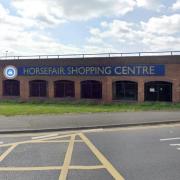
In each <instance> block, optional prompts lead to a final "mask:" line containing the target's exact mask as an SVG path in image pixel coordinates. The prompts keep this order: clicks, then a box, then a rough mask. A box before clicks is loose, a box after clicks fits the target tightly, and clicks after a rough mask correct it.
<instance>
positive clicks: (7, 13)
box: [0, 0, 180, 56]
mask: <svg viewBox="0 0 180 180" xmlns="http://www.w3.org/2000/svg"><path fill="white" fill-rule="evenodd" d="M0 28H1V33H0V56H3V55H5V52H6V51H8V55H35V54H71V53H102V52H132V51H133V52H134V51H164V50H180V0H171V1H169V0H90V1H85V0H53V1H52V0H31V1H30V0H0Z"/></svg>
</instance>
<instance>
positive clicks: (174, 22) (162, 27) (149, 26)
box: [141, 14, 180, 34]
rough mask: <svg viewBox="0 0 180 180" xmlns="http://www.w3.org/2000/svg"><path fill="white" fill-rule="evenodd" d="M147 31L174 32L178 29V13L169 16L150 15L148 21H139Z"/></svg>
mask: <svg viewBox="0 0 180 180" xmlns="http://www.w3.org/2000/svg"><path fill="white" fill-rule="evenodd" d="M141 25H142V27H143V30H144V31H146V32H147V33H149V32H150V33H156V34H174V33H178V32H179V29H180V14H173V15H171V16H161V17H152V18H150V19H149V20H148V22H142V23H141Z"/></svg>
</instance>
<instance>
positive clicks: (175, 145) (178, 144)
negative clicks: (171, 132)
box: [170, 144, 180, 146]
mask: <svg viewBox="0 0 180 180" xmlns="http://www.w3.org/2000/svg"><path fill="white" fill-rule="evenodd" d="M170 146H180V144H170Z"/></svg>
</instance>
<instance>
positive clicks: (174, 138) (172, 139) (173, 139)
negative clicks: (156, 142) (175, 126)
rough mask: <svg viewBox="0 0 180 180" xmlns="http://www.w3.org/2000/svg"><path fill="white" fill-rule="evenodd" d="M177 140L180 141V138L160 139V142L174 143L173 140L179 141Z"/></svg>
mask: <svg viewBox="0 0 180 180" xmlns="http://www.w3.org/2000/svg"><path fill="white" fill-rule="evenodd" d="M177 139H180V137H176V138H166V139H160V141H172V140H177Z"/></svg>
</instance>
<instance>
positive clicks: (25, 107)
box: [0, 101, 180, 116]
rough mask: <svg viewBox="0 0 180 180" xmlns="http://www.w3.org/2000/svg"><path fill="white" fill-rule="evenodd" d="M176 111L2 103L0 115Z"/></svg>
mask: <svg viewBox="0 0 180 180" xmlns="http://www.w3.org/2000/svg"><path fill="white" fill-rule="evenodd" d="M175 110H180V103H177V104H173V103H115V104H96V103H86V102H79V103H77V102H37V101H35V102H26V103H23V102H15V101H7V102H0V115H5V116H14V115H38V114H65V113H99V112H135V111H175Z"/></svg>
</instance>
